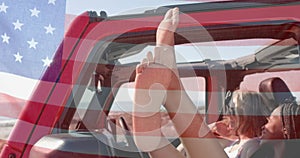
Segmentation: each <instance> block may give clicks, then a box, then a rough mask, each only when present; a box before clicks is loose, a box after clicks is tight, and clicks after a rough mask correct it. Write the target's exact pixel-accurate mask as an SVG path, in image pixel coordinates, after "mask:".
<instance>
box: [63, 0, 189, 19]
mask: <svg viewBox="0 0 300 158" xmlns="http://www.w3.org/2000/svg"><path fill="white" fill-rule="evenodd" d="M183 3H195V1H190V2H189V1H180V0H108V1H104V0H85V1H83V0H67V8H66V12H67V13H69V14H75V15H78V14H81V13H83V12H85V11H97V12H99V11H106V13H107V14H108V16H112V15H118V14H130V13H136V12H140V11H142V10H144V9H153V8H155V7H159V6H164V5H168V4H183Z"/></svg>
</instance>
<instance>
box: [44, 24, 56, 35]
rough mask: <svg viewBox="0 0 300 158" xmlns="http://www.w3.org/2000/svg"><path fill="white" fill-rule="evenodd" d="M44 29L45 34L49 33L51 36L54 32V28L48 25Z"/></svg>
mask: <svg viewBox="0 0 300 158" xmlns="http://www.w3.org/2000/svg"><path fill="white" fill-rule="evenodd" d="M44 28H45V29H46V34H48V33H50V34H52V35H53V31H54V30H55V28H54V27H52V26H51V24H49V25H48V26H45V27H44Z"/></svg>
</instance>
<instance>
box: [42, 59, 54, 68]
mask: <svg viewBox="0 0 300 158" xmlns="http://www.w3.org/2000/svg"><path fill="white" fill-rule="evenodd" d="M42 61H43V63H44V65H43V66H47V67H49V66H50V64H51V63H52V60H50V59H49V58H48V57H46V59H42Z"/></svg>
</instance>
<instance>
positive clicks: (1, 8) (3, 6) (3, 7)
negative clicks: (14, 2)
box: [0, 2, 8, 13]
mask: <svg viewBox="0 0 300 158" xmlns="http://www.w3.org/2000/svg"><path fill="white" fill-rule="evenodd" d="M7 8H8V6H7V5H5V3H4V2H2V4H1V5H0V13H1V12H4V13H6V9H7Z"/></svg>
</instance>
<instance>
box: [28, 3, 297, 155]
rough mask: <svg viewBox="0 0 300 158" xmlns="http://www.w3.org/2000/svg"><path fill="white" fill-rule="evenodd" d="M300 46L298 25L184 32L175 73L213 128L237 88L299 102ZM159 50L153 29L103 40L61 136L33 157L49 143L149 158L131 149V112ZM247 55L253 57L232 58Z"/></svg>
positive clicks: (168, 127) (172, 134)
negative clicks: (143, 67)
mask: <svg viewBox="0 0 300 158" xmlns="http://www.w3.org/2000/svg"><path fill="white" fill-rule="evenodd" d="M170 7H172V6H170ZM163 10H164V9H163V8H158V9H157V10H149V11H146V13H147V14H151V13H152V12H156V13H157V12H163ZM182 10H184V8H183V9H182ZM115 18H116V17H115ZM113 19H114V18H112V19H111V20H113ZM108 20H110V19H108ZM249 41H251V42H249ZM299 42H300V27H299V23H298V22H296V21H293V20H270V21H262V22H242V23H236V24H234V25H233V24H232V25H225V24H215V25H209V26H202V25H199V27H192V28H189V27H183V28H178V30H177V31H176V34H175V45H176V46H175V50H176V53H178V56H177V59H178V61H177V62H178V63H177V66H178V69H179V74H180V78H181V80H182V82H183V84H184V85H185V86H186V87H185V88H186V89H187V91H188V94H189V96H190V97H191V98H192V100H193V102H194V103H195V105H196V106H197V109H198V112H199V113H201V114H203V116H204V117H205V118H206V121H207V123H208V124H209V123H213V122H214V121H217V120H219V119H220V118H221V116H222V111H223V108H224V101H225V99H226V98H225V97H226V93H227V92H228V91H234V90H235V89H238V88H245V89H251V90H254V91H259V92H261V93H263V94H265V95H266V98H272V99H273V100H275V101H276V102H280V101H281V100H282V98H294V99H296V100H297V101H298V102H299V100H298V98H297V97H299V94H298V93H297V89H299V88H300V87H299V86H295V83H293V82H294V81H296V78H297V74H299V68H300V58H299V53H300V47H299ZM249 43H250V44H249ZM154 46H155V30H150V31H149V30H146V31H143V30H142V29H141V31H137V32H134V33H132V32H128V33H124V34H121V35H118V36H116V35H114V36H111V37H108V38H107V39H105V40H101V41H99V42H98V44H97V45H95V47H94V48H93V50H91V52H90V53H89V54H90V55H89V58H88V62H86V63H85V64H84V71H83V72H82V73H81V74H80V79H79V81H78V82H77V83H76V88H75V89H74V90H73V95H72V96H71V97H70V98H69V99H68V103H67V106H66V107H65V109H64V111H63V115H62V116H63V117H61V118H60V120H59V121H58V123H57V124H56V127H57V128H56V130H53V131H52V134H51V135H49V136H45V137H43V138H42V139H40V140H39V141H38V142H37V143H36V145H35V146H34V147H33V149H32V151H31V156H32V157H34V156H39V154H40V153H39V152H38V151H39V150H38V147H46V146H47V147H49V145H48V143H47V142H52V143H51V148H53V150H52V151H51V154H53V155H56V154H58V153H59V152H67V153H68V152H74V151H76V152H77V153H78V155H79V157H80V155H81V154H83V155H85V156H86V155H90V156H91V157H92V156H95V155H100V154H101V155H107V156H108V157H143V158H146V157H149V155H148V154H147V153H145V152H142V151H140V150H139V149H138V148H137V147H136V145H135V143H134V140H133V136H132V133H131V132H132V120H131V112H132V106H133V99H132V98H133V91H134V80H135V68H136V65H137V64H139V62H140V61H141V59H142V57H143V56H145V53H146V52H148V51H149V50H150V51H153V48H154ZM207 46H209V47H211V46H213V48H207ZM246 48H251V51H250V52H247V53H244V54H243V53H239V52H234V51H243V49H246ZM228 49H230V51H232V54H231V55H230V53H229V52H230V51H228ZM207 51H211V52H207ZM222 51H224V52H222ZM233 55H236V56H238V57H236V56H234V57H233ZM101 66H102V68H101V69H102V70H104V69H105V68H104V67H105V66H106V68H107V67H109V72H108V73H110V74H109V75H107V76H106V77H104V78H103V79H101V82H100V78H99V72H97V73H95V70H96V69H97V67H101ZM101 73H104V72H100V74H101ZM95 74H97V75H98V76H96V75H95ZM102 75H103V74H102ZM283 95H284V97H283ZM275 106H276V105H275V104H274V105H272V106H270V110H272V109H274V108H275ZM161 112H162V120H163V124H164V129H163V130H165V133H167V134H166V135H167V137H168V139H169V140H170V142H171V143H172V144H173V145H174V146H176V147H177V146H179V144H180V140H179V139H178V135H177V133H176V131H175V130H174V127H173V125H172V122H171V121H170V118H169V116H168V113H167V112H166V110H165V109H164V108H163V106H162V107H161ZM58 139H59V140H61V141H62V142H63V143H62V144H63V145H61V144H60V145H59V144H58V143H59V141H55V140H58ZM54 149H55V150H54ZM59 154H62V153H59Z"/></svg>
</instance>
